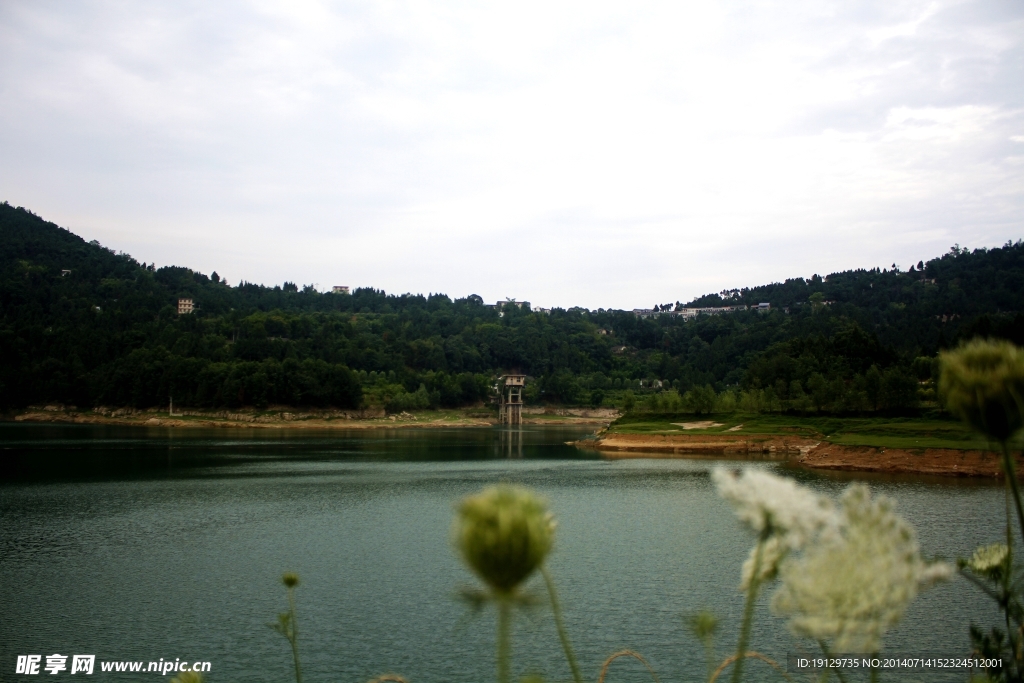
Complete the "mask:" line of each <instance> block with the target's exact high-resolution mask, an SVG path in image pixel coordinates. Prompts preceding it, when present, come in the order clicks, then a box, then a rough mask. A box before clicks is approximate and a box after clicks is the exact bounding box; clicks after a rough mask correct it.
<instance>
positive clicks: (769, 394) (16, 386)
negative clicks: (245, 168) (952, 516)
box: [0, 203, 1024, 412]
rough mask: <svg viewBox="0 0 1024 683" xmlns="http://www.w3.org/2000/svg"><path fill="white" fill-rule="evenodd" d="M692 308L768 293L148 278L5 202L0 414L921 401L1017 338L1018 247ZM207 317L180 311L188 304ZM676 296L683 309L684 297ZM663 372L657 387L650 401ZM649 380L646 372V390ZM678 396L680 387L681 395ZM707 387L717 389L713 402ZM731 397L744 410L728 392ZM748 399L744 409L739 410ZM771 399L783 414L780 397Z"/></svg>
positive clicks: (1023, 253)
mask: <svg viewBox="0 0 1024 683" xmlns="http://www.w3.org/2000/svg"><path fill="white" fill-rule="evenodd" d="M724 294H725V298H723V296H722V295H720V294H717V295H708V296H704V297H700V298H699V299H696V300H694V301H693V302H691V303H690V304H689V305H690V306H712V305H725V304H728V305H741V306H743V305H756V304H758V303H761V302H768V303H770V304H771V310H770V311H768V312H759V311H756V310H739V311H736V312H734V313H729V314H724V315H716V316H698V317H697V318H695V319H692V320H684V319H682V317H680V316H675V315H672V313H671V311H672V309H676V308H680V307H682V306H681V305H672V304H668V305H659V306H658V308H659V310H662V311H663V313H662V314H660V315H656V316H653V317H646V318H640V317H637V316H635V315H633V314H632V313H631V312H626V311H614V310H603V309H602V310H598V311H587V310H583V309H575V308H574V309H571V310H561V309H555V310H552V311H551V312H550V314H540V313H535V312H533V311H531V310H530V309H529V307H528V306H524V307H522V308H520V307H518V306H514V305H504V306H502V307H501V308H500V310H499V309H498V308H496V307H491V306H486V305H484V303H483V300H482V299H481V298H480V297H479V296H476V295H470V296H468V297H466V298H463V299H455V300H453V299H451V298H449V297H447V296H445V295H443V294H431V295H430V296H422V295H413V294H402V295H392V294H387V293H385V292H383V291H380V290H375V289H369V288H367V289H357V290H355V291H354V292H353V293H352V294H332V293H321V292H318V291H316V289H315V288H313V287H311V286H308V285H307V286H302V287H300V286H298V285H297V284H295V283H290V282H289V283H284V285H282V286H279V287H267V286H263V285H256V284H252V283H249V282H241V283H239V284H238V285H237V286H230V285H228V284H227V283H226V282H224V281H223V279H222V278H221V277H220V276H219V275H218V274H217V273H212V274H211V275H210V276H209V277H207V276H206V275H204V274H202V273H197V272H195V271H192V270H190V269H188V268H184V267H164V268H159V269H156V268H154V266H152V265H147V264H145V263H138V262H136V261H135V260H134V259H132V258H131V257H130V256H128V255H126V254H123V253H115V252H113V251H111V250H109V249H107V248H104V247H103V246H101V245H99V244H98V243H95V242H93V243H87V242H85V241H84V240H83V239H81V238H80V237H78V236H76V235H74V234H72V233H70V232H69V231H67V230H64V229H62V228H59V227H58V226H56V225H53V224H52V223H47V222H46V221H44V220H42V219H41V218H39V217H38V216H35V215H34V214H32V213H31V212H29V211H27V210H25V209H22V208H14V207H11V206H9V205H7V204H6V203H5V204H3V205H0V353H2V354H3V358H4V363H3V364H2V365H0V405H2V407H6V408H13V407H20V406H25V405H29V404H35V403H42V402H61V403H66V404H74V405H79V406H94V405H110V406H123V405H124V406H137V407H148V406H155V405H165V404H166V402H167V401H168V400H169V399H170V398H171V397H172V396H173V398H174V401H175V404H176V405H182V406H187V405H191V406H197V407H211V408H212V407H237V406H265V405H269V404H285V405H295V406H335V407H345V408H351V407H356V406H360V405H366V404H373V405H380V406H386V407H387V408H388V409H389V410H408V409H413V408H422V407H427V406H431V407H454V406H462V405H471V404H475V403H479V402H481V401H486V400H488V399H489V398H490V396H491V395H492V392H493V389H492V385H493V383H494V379H495V377H496V376H497V375H498V374H500V373H502V372H504V371H509V370H518V371H521V372H524V373H526V374H528V375H529V376H531V377H532V378H533V379H532V380H531V382H530V383H529V384H528V385H527V391H526V396H527V399H528V400H531V401H555V402H561V403H576V402H583V403H589V404H597V403H600V402H603V401H607V400H611V398H612V397H617V398H616V399H615V400H617V401H619V402H620V403H624V402H632V401H637V400H638V399H637V396H636V394H638V393H639V394H643V396H640V397H639V398H640V403H641V404H643V405H654V404H657V405H662V406H668V405H670V404H671V405H677V402H678V405H680V406H684V407H685V408H686V409H690V410H695V411H699V412H705V411H706V410H709V409H710V408H709V405H711V404H710V403H709V401H711V402H716V401H717V403H715V405H719V406H720V405H724V404H723V403H722V402H723V401H724V402H725V403H728V404H730V405H733V404H735V405H756V406H760V407H762V408H763V409H768V410H773V409H793V410H814V409H817V410H839V411H846V410H876V409H893V408H901V407H907V406H910V405H913V404H914V403H915V402H916V401H917V400H918V397H919V395H920V389H921V385H920V384H919V382H921V381H924V382H926V383H927V382H928V381H929V380H930V379H931V376H932V374H933V373H934V367H933V366H934V363H933V358H934V356H935V354H936V352H937V351H938V350H939V349H941V348H943V347H946V346H950V345H953V344H955V343H957V342H958V341H959V340H960V339H962V338H968V337H970V336H973V335H975V334H980V335H983V336H999V337H1004V338H1008V339H1011V340H1013V341H1015V342H1016V343H1018V344H1020V343H1022V342H1024V305H1022V301H1021V299H1022V297H1024V246H1022V245H1021V243H1020V242H1018V243H1015V244H1010V243H1008V244H1006V245H1005V246H1003V247H1002V248H998V249H990V250H985V249H981V250H976V251H973V252H968V251H967V250H964V249H960V248H959V247H954V248H953V249H951V250H950V252H949V253H947V254H945V255H943V256H942V257H940V258H937V259H932V260H931V261H928V262H927V263H924V262H921V263H919V264H918V265H917V266H916V267H911V268H910V269H908V270H907V271H906V272H903V271H901V270H899V269H897V268H893V269H885V270H878V269H873V270H857V271H847V272H843V273H836V274H833V275H829V276H827V277H820V276H814V277H812V278H810V279H809V280H804V279H799V278H798V279H794V280H787V281H786V282H784V283H775V284H771V285H766V286H763V287H757V288H752V289H739V290H733V291H731V292H726V293H724ZM182 297H187V298H191V299H193V300H194V302H195V304H196V310H195V312H194V313H192V314H189V315H180V316H179V315H178V314H177V308H176V305H177V300H178V299H179V298H182ZM677 303H678V302H677ZM655 379H658V380H661V384H662V386H663V390H662V393H664V394H665V396H663V397H661V398H660V399H658V400H656V401H654V403H653V404H652V403H650V402H649V401H647V397H650V395H651V393H652V391H654V390H652V389H651V388H650V387H651V386H655V383H653V382H650V381H647V380H655ZM642 380H643V383H641V381H642ZM673 396H674V397H675V398H673ZM709 397H710V398H709ZM729 402H732V403H729ZM744 402H746V403H744ZM773 406H774V407H773Z"/></svg>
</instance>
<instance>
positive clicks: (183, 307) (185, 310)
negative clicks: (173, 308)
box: [178, 299, 196, 315]
mask: <svg viewBox="0 0 1024 683" xmlns="http://www.w3.org/2000/svg"><path fill="white" fill-rule="evenodd" d="M194 310H196V305H195V302H193V301H192V299H178V315H187V314H189V313H191V312H192V311H194Z"/></svg>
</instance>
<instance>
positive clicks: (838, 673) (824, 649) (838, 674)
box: [818, 640, 846, 683]
mask: <svg viewBox="0 0 1024 683" xmlns="http://www.w3.org/2000/svg"><path fill="white" fill-rule="evenodd" d="M818 647H820V648H821V652H822V654H824V655H825V659H829V658H830V657H831V655H830V654H829V651H828V645H826V644H825V641H824V640H819V641H818ZM830 671H831V669H829V668H828V667H826V668H825V673H828V672H830ZM825 678H826V679H827V678H828V676H825ZM836 678H838V679H839V683H846V677H845V676H843V671H842V669H836Z"/></svg>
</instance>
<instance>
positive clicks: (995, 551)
mask: <svg viewBox="0 0 1024 683" xmlns="http://www.w3.org/2000/svg"><path fill="white" fill-rule="evenodd" d="M1008 553H1009V549H1008V548H1007V547H1006V545H1005V544H1004V543H993V544H991V545H983V546H981V547H980V548H978V549H977V550H975V551H974V555H972V556H971V559H970V560H969V561H968V562H967V566H968V567H970V568H971V569H973V570H974V571H976V572H978V573H979V574H987V573H988V572H990V571H992V570H993V569H998V568H1000V567H1002V566H1003V562H1005V561H1006V555H1007V554H1008Z"/></svg>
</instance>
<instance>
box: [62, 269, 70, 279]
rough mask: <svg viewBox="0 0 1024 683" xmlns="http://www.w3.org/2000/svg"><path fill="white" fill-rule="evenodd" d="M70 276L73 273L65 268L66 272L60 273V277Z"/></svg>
mask: <svg viewBox="0 0 1024 683" xmlns="http://www.w3.org/2000/svg"><path fill="white" fill-rule="evenodd" d="M68 275H71V271H70V270H68V269H67V268H65V269H64V270H62V271H60V276H61V277H67V276H68Z"/></svg>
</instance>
